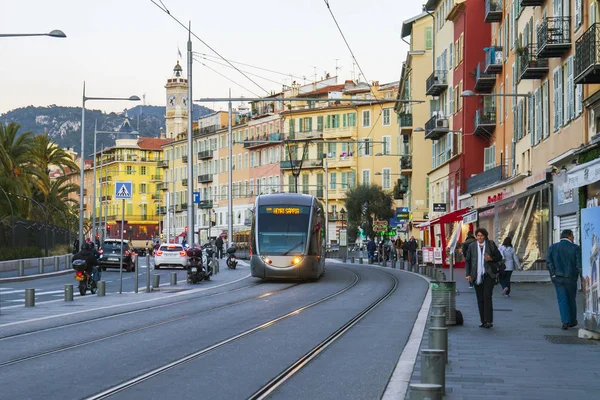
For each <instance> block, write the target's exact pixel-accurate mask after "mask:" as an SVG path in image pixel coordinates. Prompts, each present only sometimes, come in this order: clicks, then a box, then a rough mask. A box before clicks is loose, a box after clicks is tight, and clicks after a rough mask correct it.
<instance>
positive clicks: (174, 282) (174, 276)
mask: <svg viewBox="0 0 600 400" xmlns="http://www.w3.org/2000/svg"><path fill="white" fill-rule="evenodd" d="M176 285H177V272H171V286H176Z"/></svg>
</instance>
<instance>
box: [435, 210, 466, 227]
mask: <svg viewBox="0 0 600 400" xmlns="http://www.w3.org/2000/svg"><path fill="white" fill-rule="evenodd" d="M469 210H470V208H463V209H461V210H456V211H452V212H449V213H446V214H444V215H442V216H440V217H438V218H436V219H432V220H431V221H429V223H430V224H432V225H434V224H439V223H446V222H455V221H462V217H463V215H465V213H467V212H468V211H469Z"/></svg>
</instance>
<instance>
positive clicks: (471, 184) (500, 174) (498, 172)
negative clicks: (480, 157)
mask: <svg viewBox="0 0 600 400" xmlns="http://www.w3.org/2000/svg"><path fill="white" fill-rule="evenodd" d="M505 169H506V168H504V165H499V166H497V167H494V168H492V169H488V170H487V171H483V172H481V173H479V174H477V175H475V176H473V177H471V178H469V179H467V192H468V193H473V192H474V191H476V190H479V189H483V188H484V187H487V186H490V185H493V184H495V183H498V182H501V181H502V179H504V178H505V173H504V171H505Z"/></svg>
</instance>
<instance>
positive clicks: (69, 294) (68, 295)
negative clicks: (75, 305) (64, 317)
mask: <svg viewBox="0 0 600 400" xmlns="http://www.w3.org/2000/svg"><path fill="white" fill-rule="evenodd" d="M65 301H73V285H71V284H70V283H69V284H66V285H65Z"/></svg>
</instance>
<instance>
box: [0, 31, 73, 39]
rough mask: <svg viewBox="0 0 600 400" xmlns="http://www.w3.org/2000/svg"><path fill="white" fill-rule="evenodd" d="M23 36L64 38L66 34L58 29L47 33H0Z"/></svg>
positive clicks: (8, 35)
mask: <svg viewBox="0 0 600 400" xmlns="http://www.w3.org/2000/svg"><path fill="white" fill-rule="evenodd" d="M23 36H50V37H54V38H66V37H67V35H65V33H64V32H63V31H61V30H60V29H53V30H51V31H50V32H48V33H0V37H23Z"/></svg>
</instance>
